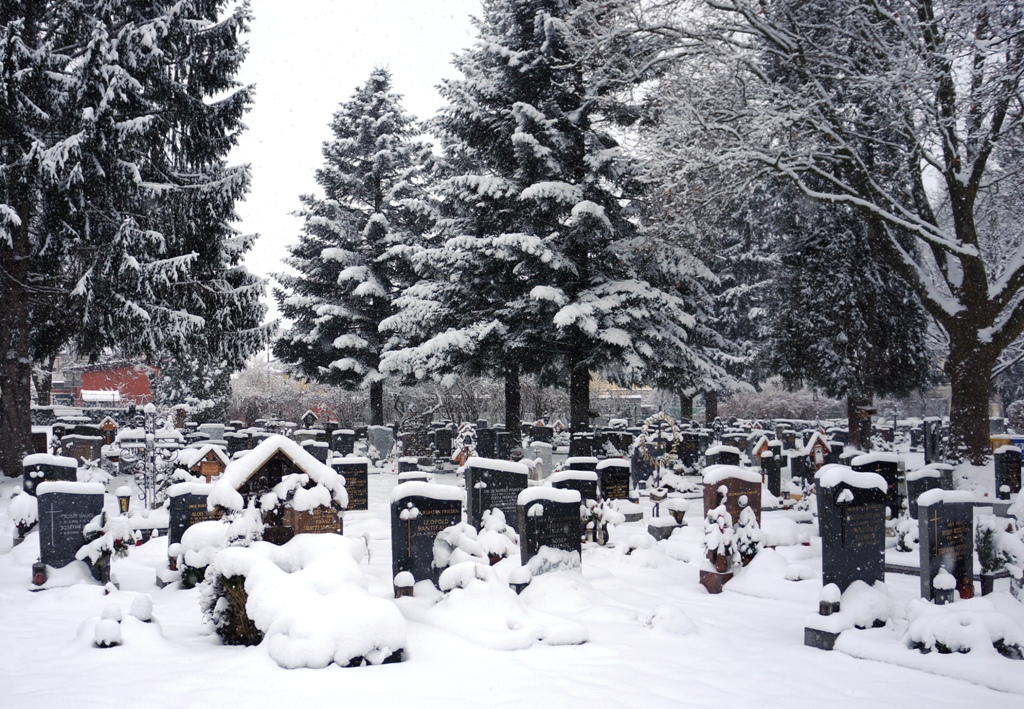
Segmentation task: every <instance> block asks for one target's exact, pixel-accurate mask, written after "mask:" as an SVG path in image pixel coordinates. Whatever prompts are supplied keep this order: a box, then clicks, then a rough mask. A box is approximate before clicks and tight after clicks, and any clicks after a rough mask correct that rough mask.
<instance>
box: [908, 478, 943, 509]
mask: <svg viewBox="0 0 1024 709" xmlns="http://www.w3.org/2000/svg"><path fill="white" fill-rule="evenodd" d="M940 488H942V474H941V473H940V472H939V471H938V470H935V469H934V468H921V469H920V470H915V471H913V472H911V473H907V510H908V512H909V513H910V517H911V518H912V519H917V516H918V507H917V498H918V497H919V496H921V495H923V494H924V493H926V492H928V491H929V490H938V489H940Z"/></svg>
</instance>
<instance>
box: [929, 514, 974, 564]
mask: <svg viewBox="0 0 1024 709" xmlns="http://www.w3.org/2000/svg"><path fill="white" fill-rule="evenodd" d="M972 526H973V525H972V524H971V523H970V522H968V521H966V520H962V519H958V520H953V521H952V522H949V523H947V524H946V526H945V527H943V528H942V529H941V530H940V531H939V534H938V537H937V538H936V540H935V551H936V553H937V554H942V553H943V552H949V551H952V552H954V553H955V554H956V555H957V556H965V555H966V554H967V546H968V545H967V540H968V538H969V535H970V534H971V533H972V531H973V529H972Z"/></svg>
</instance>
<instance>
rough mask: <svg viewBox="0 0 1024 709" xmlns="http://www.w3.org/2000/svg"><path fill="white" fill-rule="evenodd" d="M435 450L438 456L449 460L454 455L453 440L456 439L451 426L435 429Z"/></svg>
mask: <svg viewBox="0 0 1024 709" xmlns="http://www.w3.org/2000/svg"><path fill="white" fill-rule="evenodd" d="M433 433H434V450H436V451H437V457H438V458H441V459H443V460H447V459H448V458H450V457H451V455H452V442H453V441H454V439H455V432H454V431H452V430H451V429H450V428H438V429H435V430H434V432H433Z"/></svg>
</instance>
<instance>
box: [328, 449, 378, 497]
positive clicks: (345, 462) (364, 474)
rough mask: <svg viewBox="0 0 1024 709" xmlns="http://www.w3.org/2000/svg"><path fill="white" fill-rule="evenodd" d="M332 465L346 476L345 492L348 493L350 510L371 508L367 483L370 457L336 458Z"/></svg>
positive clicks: (340, 473)
mask: <svg viewBox="0 0 1024 709" xmlns="http://www.w3.org/2000/svg"><path fill="white" fill-rule="evenodd" d="M331 467H332V468H334V470H336V471H337V473H338V474H339V475H341V476H342V477H343V478H345V492H347V493H348V508H347V509H350V510H368V509H370V499H369V493H368V490H367V483H368V478H369V471H370V460H369V458H340V459H339V458H335V459H333V460H332V461H331Z"/></svg>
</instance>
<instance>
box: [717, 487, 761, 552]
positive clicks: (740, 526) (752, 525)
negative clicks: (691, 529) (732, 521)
mask: <svg viewBox="0 0 1024 709" xmlns="http://www.w3.org/2000/svg"><path fill="white" fill-rule="evenodd" d="M746 497H747V496H746V495H743V496H742V497H740V505H742V506H743V509H741V510H740V518H739V519H738V520H737V521H736V526H735V527H734V529H733V532H734V535H735V538H736V551H737V552H738V553H739V556H740V560H741V561H742V563H743V565H744V566H746V565H747V564H749V563H750V560H751V559H753V558H754V557H755V556H757V552H759V551H761V549H763V548H764V542H765V538H764V532H763V531H761V525H759V524H758V523H757V515H756V514H754V510H753V509H752V508H751V507H750V506H749V505H748V504H747V502H746ZM726 514H728V513H726Z"/></svg>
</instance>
